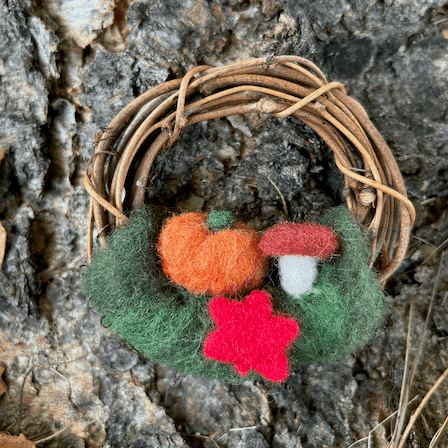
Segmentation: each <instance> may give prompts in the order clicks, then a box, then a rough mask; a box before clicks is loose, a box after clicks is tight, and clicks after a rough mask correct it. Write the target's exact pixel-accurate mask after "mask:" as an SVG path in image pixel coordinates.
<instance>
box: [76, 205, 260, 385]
mask: <svg viewBox="0 0 448 448" xmlns="http://www.w3.org/2000/svg"><path fill="white" fill-rule="evenodd" d="M153 227H154V226H153V224H152V220H151V212H150V211H149V209H142V210H139V211H137V212H136V214H135V216H134V217H133V219H132V220H131V223H130V224H129V225H128V226H126V227H123V228H120V229H118V230H117V231H116V232H115V234H114V235H112V236H111V237H110V238H109V239H108V242H107V246H106V247H105V248H104V249H102V250H99V251H97V252H96V253H95V254H94V255H93V257H92V263H91V265H90V266H89V267H88V268H86V270H85V272H84V274H83V278H82V284H83V292H84V293H85V294H86V296H87V297H89V298H90V303H91V306H93V308H94V309H95V310H96V311H97V312H98V313H100V314H102V315H103V316H104V319H103V323H104V324H107V325H110V329H111V330H112V331H114V332H116V333H118V334H120V335H121V336H122V337H123V338H124V339H126V340H127V341H128V342H130V343H131V344H132V345H133V346H134V347H135V349H136V350H138V351H139V352H140V353H141V354H142V355H144V356H146V357H148V358H149V359H150V360H151V361H153V362H158V363H161V364H164V365H167V366H168V367H170V368H172V369H174V370H179V371H181V372H185V373H190V374H193V375H197V376H205V377H213V378H217V379H221V380H224V381H227V382H229V383H236V382H242V381H245V380H247V379H252V380H254V379H255V375H253V376H251V377H247V378H242V377H241V376H239V375H237V374H236V373H235V372H234V371H233V369H232V368H231V367H230V366H229V365H225V364H221V363H219V362H218V361H212V360H206V359H205V358H203V356H202V342H203V340H204V339H205V335H206V333H208V331H209V330H211V327H212V325H213V322H212V321H211V319H210V318H209V316H208V309H207V303H208V302H209V300H210V299H209V298H207V297H204V296H202V297H201V296H194V295H191V294H190V293H188V292H186V291H185V290H183V289H180V288H179V289H174V288H173V287H171V290H170V293H169V294H167V293H165V292H164V291H165V290H167V289H168V290H169V288H168V286H169V285H170V282H169V280H168V279H166V278H164V277H163V276H162V274H161V273H160V272H159V271H157V270H156V269H157V263H156V262H155V261H154V260H151V259H149V260H148V253H149V254H150V256H151V252H153V247H152V244H151V241H150V239H151V238H152V234H154V233H156V234H157V233H158V232H157V230H158V229H154V228H153ZM152 256H155V255H154V254H152ZM148 264H149V268H148Z"/></svg>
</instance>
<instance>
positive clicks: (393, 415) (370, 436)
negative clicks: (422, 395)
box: [348, 395, 419, 448]
mask: <svg viewBox="0 0 448 448" xmlns="http://www.w3.org/2000/svg"><path fill="white" fill-rule="evenodd" d="M418 397H419V396H418V395H416V396H415V397H414V398H413V399H412V400H411V401H410V402H409V403H408V405H410V404H411V403H413V402H414V401H415V400H417V398H418ZM397 413H398V411H395V412H394V413H393V414H390V415H389V417H386V418H385V419H384V420H381V421H380V422H379V423H378V424H377V425H376V426H375V428H373V429H371V430H370V431H369V435H368V436H367V437H363V438H362V439H359V440H357V441H356V442H353V443H352V444H351V445H350V446H349V447H348V448H352V447H354V446H356V445H358V443H361V442H368V446H369V447H370V441H371V440H372V435H373V433H374V432H375V431H376V430H377V429H378V428H379V427H380V426H382V425H384V423H386V422H387V421H389V420H390V419H391V418H393V417H395V416H396V415H397Z"/></svg>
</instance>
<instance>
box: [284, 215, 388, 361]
mask: <svg viewBox="0 0 448 448" xmlns="http://www.w3.org/2000/svg"><path fill="white" fill-rule="evenodd" d="M322 224H324V225H328V226H330V227H332V228H333V229H334V230H335V231H336V233H337V234H338V235H340V236H341V237H342V238H341V240H342V246H343V253H342V257H340V259H338V260H335V261H333V262H328V263H326V264H325V265H324V266H323V267H322V270H321V272H320V273H319V276H318V279H317V281H316V283H315V285H314V287H313V290H312V291H310V292H307V293H305V294H302V295H301V296H300V297H299V298H297V297H294V296H288V295H286V294H285V293H283V300H284V305H285V308H286V310H287V312H288V313H290V314H292V315H295V316H296V317H298V318H299V319H301V320H302V328H301V330H302V337H301V338H300V340H299V342H298V344H296V345H295V346H294V348H293V352H292V354H291V363H292V365H295V366H300V365H305V364H310V363H312V362H315V361H320V362H333V361H335V360H336V359H339V358H347V357H349V356H350V355H351V354H352V353H355V352H356V351H357V350H358V349H359V348H360V347H361V346H363V345H364V344H365V343H366V342H367V341H368V340H369V339H371V338H372V336H373V335H374V333H375V330H376V328H378V326H379V325H380V324H381V321H382V318H383V316H384V314H385V312H386V308H385V306H384V293H383V291H382V289H381V287H380V285H379V283H378V282H377V280H376V277H375V275H374V274H373V272H372V271H371V270H370V268H369V258H370V253H369V249H368V245H367V242H366V240H365V237H364V235H363V233H362V232H361V230H360V229H359V227H358V226H357V225H356V224H355V223H354V221H353V220H352V218H351V217H350V214H349V212H348V210H347V209H346V208H345V207H337V208H334V209H331V210H330V211H329V212H328V214H327V215H326V217H325V220H324V221H323V222H322Z"/></svg>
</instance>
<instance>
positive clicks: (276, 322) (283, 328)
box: [204, 291, 300, 382]
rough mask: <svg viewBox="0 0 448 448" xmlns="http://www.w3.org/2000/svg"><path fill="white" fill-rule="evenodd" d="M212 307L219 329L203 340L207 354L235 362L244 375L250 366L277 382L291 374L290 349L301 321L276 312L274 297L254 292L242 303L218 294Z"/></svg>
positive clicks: (205, 354)
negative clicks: (273, 302) (272, 299)
mask: <svg viewBox="0 0 448 448" xmlns="http://www.w3.org/2000/svg"><path fill="white" fill-rule="evenodd" d="M209 310H210V314H211V316H212V318H213V320H214V321H215V322H216V324H217V326H218V327H217V328H216V329H215V330H214V331H212V332H211V333H210V334H209V335H208V336H207V338H206V340H205V342H204V356H205V357H207V358H211V359H215V360H217V361H221V362H224V363H232V364H235V367H236V370H237V371H238V373H239V374H240V375H242V376H247V374H248V373H249V370H250V369H253V370H255V371H256V372H258V373H259V374H260V375H261V376H263V377H265V378H266V379H268V380H270V381H274V382H281V381H284V380H285V379H286V378H287V377H288V374H289V369H288V357H287V356H286V353H285V352H286V351H287V349H289V348H290V346H291V344H292V342H293V341H294V340H295V339H296V338H298V337H299V336H300V330H299V325H298V323H297V322H296V321H295V320H294V319H291V318H290V317H287V316H282V315H273V313H272V304H271V296H270V295H269V294H268V293H267V292H265V291H253V292H252V293H251V294H250V295H249V296H248V297H246V299H245V300H244V301H243V302H237V301H235V300H230V299H226V298H225V297H216V298H214V299H213V300H212V301H211V302H210V303H209Z"/></svg>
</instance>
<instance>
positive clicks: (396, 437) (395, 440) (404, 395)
mask: <svg viewBox="0 0 448 448" xmlns="http://www.w3.org/2000/svg"><path fill="white" fill-rule="evenodd" d="M445 255H446V253H445V252H442V254H441V256H440V262H439V266H438V269H437V275H436V279H435V282H434V287H433V290H432V294H431V301H430V304H429V308H428V312H427V313H426V319H425V326H424V328H423V332H422V335H421V337H420V343H419V346H418V351H417V354H416V355H415V358H414V361H413V363H412V368H411V371H410V372H409V370H408V365H409V348H410V333H409V331H410V327H411V322H412V304H411V308H410V311H409V325H408V336H407V340H406V359H405V370H404V373H403V383H402V388H401V394H400V404H399V408H398V422H397V425H396V426H395V429H394V433H393V435H392V440H391V443H390V444H389V448H402V447H403V444H404V441H405V440H406V439H407V436H408V435H409V432H410V430H411V428H412V425H413V424H414V422H415V420H416V419H417V417H418V415H419V414H420V412H421V410H422V409H423V407H424V406H425V404H426V403H427V401H428V399H429V397H430V396H431V395H432V394H433V393H434V392H435V390H436V389H437V387H438V386H439V385H440V384H441V382H442V381H443V379H444V378H445V376H446V374H448V369H447V371H445V372H444V373H443V375H442V376H441V377H440V378H439V380H438V381H437V382H436V384H435V385H434V386H433V387H432V388H431V389H430V391H429V392H428V394H426V396H425V398H424V399H423V400H422V402H421V403H420V405H419V406H418V408H417V410H416V411H415V412H414V414H413V415H412V416H411V418H410V420H409V423H408V425H407V426H406V429H405V431H404V433H403V435H402V429H403V426H404V419H405V416H406V408H407V400H408V398H409V392H410V389H411V386H412V383H413V381H414V376H415V373H416V371H417V367H418V363H419V360H420V355H421V353H422V350H423V346H424V343H425V336H426V330H427V328H428V324H429V321H430V319H431V316H432V311H433V309H434V299H435V296H436V292H437V288H438V284H439V278H440V271H441V269H442V265H443V261H444V258H445Z"/></svg>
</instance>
